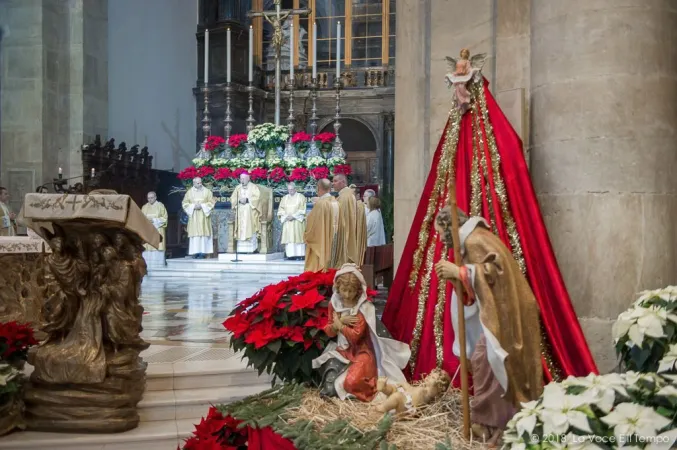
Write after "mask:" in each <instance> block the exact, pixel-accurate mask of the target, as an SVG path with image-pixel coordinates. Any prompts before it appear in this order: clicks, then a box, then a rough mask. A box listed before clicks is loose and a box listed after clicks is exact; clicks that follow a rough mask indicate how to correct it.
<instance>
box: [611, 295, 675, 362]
mask: <svg viewBox="0 0 677 450" xmlns="http://www.w3.org/2000/svg"><path fill="white" fill-rule="evenodd" d="M612 334H613V339H614V343H615V345H616V352H617V353H618V355H619V356H620V358H621V362H622V364H623V365H624V366H625V367H627V368H628V369H630V370H636V371H638V372H655V371H657V370H658V368H659V365H660V361H661V360H662V359H663V357H664V356H665V355H666V354H667V353H669V349H670V348H671V347H670V346H671V345H673V344H677V286H668V287H666V288H664V289H658V290H653V291H644V292H642V293H641V294H640V297H639V299H637V301H635V303H634V304H633V305H632V307H631V308H630V309H628V310H627V311H624V312H622V313H621V314H620V315H619V316H618V320H617V321H616V322H615V323H614V325H613V328H612Z"/></svg>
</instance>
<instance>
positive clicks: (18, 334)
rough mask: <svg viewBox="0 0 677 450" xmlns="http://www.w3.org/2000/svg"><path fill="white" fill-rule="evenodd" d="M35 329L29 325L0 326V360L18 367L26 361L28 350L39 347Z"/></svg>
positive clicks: (10, 324)
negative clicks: (34, 333) (34, 334)
mask: <svg viewBox="0 0 677 450" xmlns="http://www.w3.org/2000/svg"><path fill="white" fill-rule="evenodd" d="M37 343H38V342H37V341H36V340H35V337H34V336H33V329H32V328H31V327H30V326H28V324H21V323H18V322H7V323H3V324H0V359H1V360H3V361H7V362H8V363H10V364H16V365H17V367H18V366H21V365H23V362H25V361H26V355H27V354H28V349H29V348H30V347H31V346H33V345H37Z"/></svg>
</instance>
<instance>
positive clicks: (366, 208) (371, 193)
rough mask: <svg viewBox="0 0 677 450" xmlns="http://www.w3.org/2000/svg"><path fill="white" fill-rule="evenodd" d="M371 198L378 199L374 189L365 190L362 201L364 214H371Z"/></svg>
mask: <svg viewBox="0 0 677 450" xmlns="http://www.w3.org/2000/svg"><path fill="white" fill-rule="evenodd" d="M371 197H376V191H374V190H373V189H365V190H364V194H362V200H363V201H364V212H365V214H369V199H370V198H371Z"/></svg>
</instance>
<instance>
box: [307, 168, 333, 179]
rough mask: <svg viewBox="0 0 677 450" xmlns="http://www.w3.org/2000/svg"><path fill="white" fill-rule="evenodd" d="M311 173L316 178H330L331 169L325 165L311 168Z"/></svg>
mask: <svg viewBox="0 0 677 450" xmlns="http://www.w3.org/2000/svg"><path fill="white" fill-rule="evenodd" d="M310 175H311V176H312V177H313V178H315V179H316V180H321V179H322V178H329V169H328V168H327V167H325V166H319V167H315V168H314V169H310Z"/></svg>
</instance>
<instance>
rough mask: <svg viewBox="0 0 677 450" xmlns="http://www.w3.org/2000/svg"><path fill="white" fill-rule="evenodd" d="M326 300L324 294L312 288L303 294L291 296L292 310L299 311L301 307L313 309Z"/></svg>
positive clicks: (290, 309)
mask: <svg viewBox="0 0 677 450" xmlns="http://www.w3.org/2000/svg"><path fill="white" fill-rule="evenodd" d="M322 300H324V296H323V295H320V293H319V292H318V291H317V289H315V288H314V289H311V290H309V291H307V292H304V293H303V294H299V295H292V296H291V308H289V311H290V312H294V311H298V310H300V309H312V308H314V307H315V305H317V304H318V303H320V302H321V301H322Z"/></svg>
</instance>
